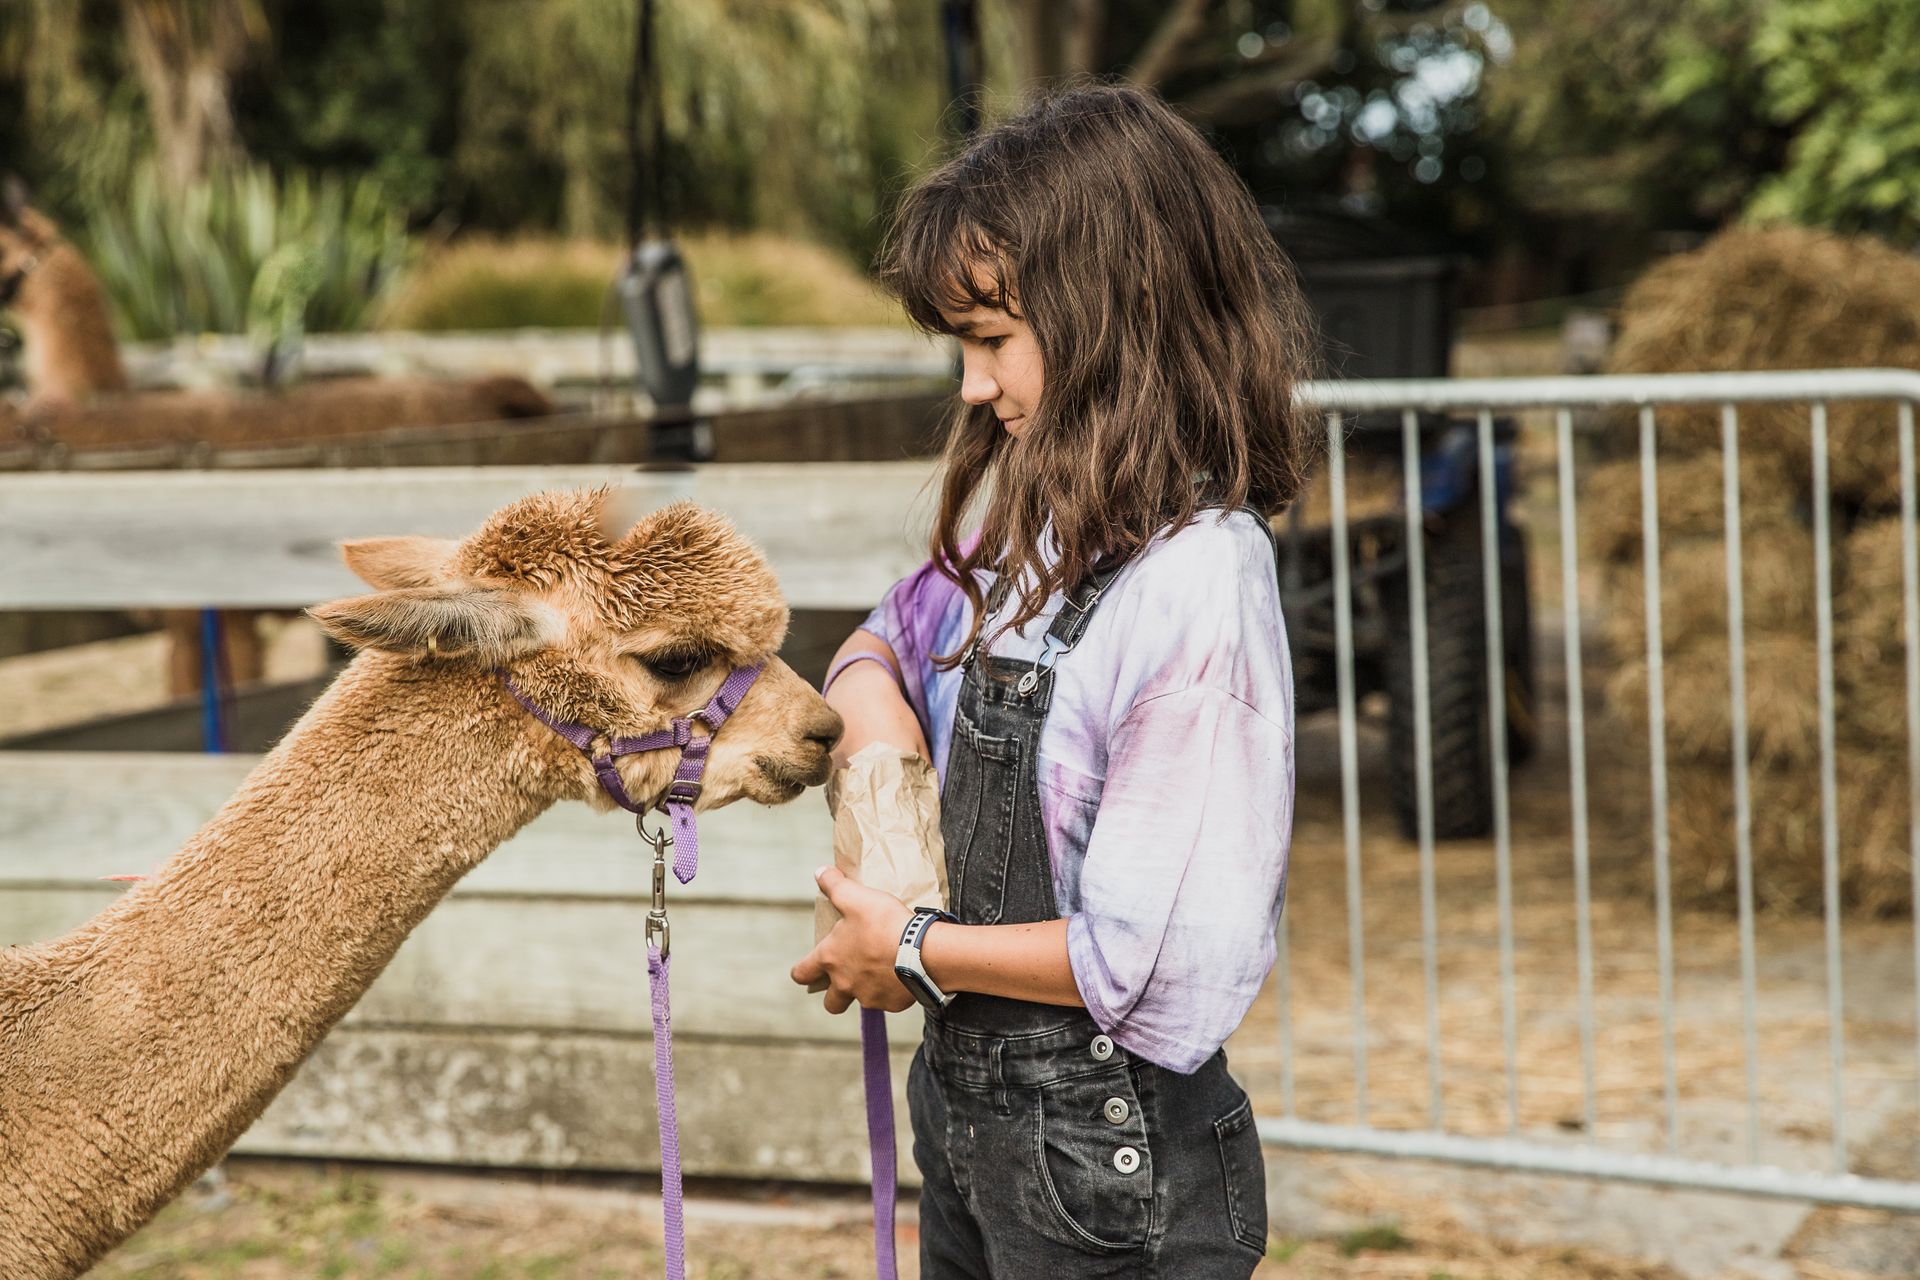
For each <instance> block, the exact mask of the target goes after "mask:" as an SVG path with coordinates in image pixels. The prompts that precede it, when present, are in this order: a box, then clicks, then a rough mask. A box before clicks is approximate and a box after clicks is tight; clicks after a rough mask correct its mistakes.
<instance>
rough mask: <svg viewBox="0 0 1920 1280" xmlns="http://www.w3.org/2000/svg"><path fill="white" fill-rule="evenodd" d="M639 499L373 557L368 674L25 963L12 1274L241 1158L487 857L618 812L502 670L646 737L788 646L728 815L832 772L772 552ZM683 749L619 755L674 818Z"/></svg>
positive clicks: (708, 791)
mask: <svg viewBox="0 0 1920 1280" xmlns="http://www.w3.org/2000/svg"><path fill="white" fill-rule="evenodd" d="M614 507H615V503H614V502H613V500H612V499H610V498H609V495H608V493H607V492H606V491H605V490H601V491H595V492H591V493H551V494H540V495H536V496H534V497H530V498H525V499H522V500H520V501H519V502H516V503H514V504H512V505H510V506H508V507H506V508H504V509H502V510H501V511H499V512H497V513H496V514H495V515H493V516H492V517H491V518H490V519H489V520H488V521H487V522H486V523H485V525H484V526H483V527H482V528H481V529H480V530H479V531H478V532H477V533H475V534H473V535H472V536H470V537H468V538H467V539H465V540H464V541H461V542H458V543H456V542H453V541H449V540H443V539H433V538H383V539H371V540H362V541H357V542H349V543H346V544H344V545H343V553H344V555H345V557H346V560H347V563H348V565H349V566H350V567H351V568H352V569H353V570H354V572H355V573H356V574H358V575H359V576H360V577H361V578H362V579H363V580H365V581H366V582H367V583H368V585H370V586H372V587H374V588H375V591H374V593H373V594H371V595H364V596H358V597H354V598H351V599H345V600H338V601H335V602H333V603H331V604H326V605H322V606H319V607H316V608H314V609H312V610H311V611H310V612H311V614H312V616H313V617H314V618H315V619H317V620H318V621H319V623H320V625H321V626H323V627H324V628H325V629H326V630H327V631H328V632H329V633H331V634H332V635H334V636H336V637H338V638H340V639H342V640H344V641H346V642H348V643H349V644H352V645H354V646H356V647H357V648H358V649H359V650H360V652H359V653H358V654H357V655H356V657H355V658H354V660H353V662H352V663H351V664H350V665H349V666H348V667H347V668H346V670H344V671H343V672H342V673H341V674H340V676H339V677H338V678H337V679H336V680H335V681H334V683H333V684H332V686H331V687H329V688H328V690H327V691H326V692H325V693H323V694H322V695H321V696H320V697H319V699H318V700H316V701H315V703H314V704H313V706H312V707H311V708H310V709H309V710H308V711H307V713H306V714H305V715H304V716H303V717H301V719H300V721H299V723H298V724H296V725H295V726H294V727H293V729H292V730H291V731H290V732H289V733H288V735H287V737H286V738H285V740H283V741H282V742H281V743H280V744H279V745H278V746H277V747H275V748H274V750H273V751H272V752H271V753H269V754H268V755H267V756H265V757H264V758H263V759H262V760H261V761H260V763H259V765H258V766H257V767H256V768H255V769H254V770H253V772H252V773H251V774H249V775H248V777H247V779H246V780H245V781H244V782H243V783H242V784H241V785H240V787H239V789H238V790H237V791H236V792H235V793H234V795H233V796H232V798H231V799H229V800H228V801H227V803H226V804H225V805H224V806H222V808H221V809H220V811H219V812H218V813H217V814H215V815H214V817H213V818H212V819H211V820H210V821H209V822H208V823H207V825H206V826H205V827H203V828H201V830H200V831H199V832H198V833H197V834H195V835H194V836H193V837H192V838H191V839H190V840H188V842H187V843H186V845H185V846H184V847H183V848H182V849H181V850H180V851H179V852H178V853H176V854H175V855H174V856H173V857H172V858H171V859H169V860H168V861H167V862H166V863H165V864H164V865H163V866H162V867H161V868H160V869H159V871H158V872H156V873H155V874H154V876H153V877H152V878H151V879H150V880H147V881H145V882H143V883H140V884H138V885H136V886H135V887H134V888H132V889H130V890H129V891H128V892H127V893H126V894H125V895H124V896H122V897H121V898H119V899H118V900H116V901H115V902H114V903H113V905H111V906H109V907H107V908H106V909H105V910H104V911H102V912H101V913H100V914H99V915H97V916H95V917H94V918H93V919H92V920H90V921H88V922H87V923H86V924H83V925H81V926H80V927H79V928H77V929H75V930H74V931H73V932H71V933H69V934H67V935H65V936H63V937H60V938H56V939H53V940H51V941H47V942H42V943H37V944H33V945H28V946H19V947H12V948H8V949H6V950H4V951H0V1276H5V1277H7V1278H8V1280H41V1278H43V1277H66V1276H73V1275H77V1274H79V1273H80V1272H81V1271H83V1270H85V1269H86V1268H87V1267H88V1266H90V1265H91V1264H92V1263H93V1262H95V1261H96V1260H98V1259H99V1258H100V1257H101V1255H102V1254H104V1253H105V1252H106V1251H107V1250H109V1249H110V1248H112V1247H113V1246H114V1245H116V1244H117V1243H119V1242H120V1241H122V1240H124V1239H125V1238H126V1237H127V1236H128V1235H129V1234H131V1233H132V1232H133V1231H135V1230H136V1229H137V1228H139V1227H140V1226H141V1225H142V1224H143V1223H145V1222H146V1221H147V1220H148V1219H149V1218H151V1217H152V1215H153V1214H154V1213H156V1212H157V1211H158V1210H159V1209H160V1207H161V1206H162V1205H164V1204H165V1203H166V1202H167V1201H168V1200H169V1199H170V1198H172V1197H173V1196H175V1195H176V1194H178V1193H179V1192H180V1190H181V1189H182V1188H184V1187H185V1186H186V1185H187V1184H188V1183H189V1182H190V1181H191V1180H192V1179H193V1178H194V1177H195V1176H197V1175H198V1174H199V1173H200V1172H202V1171H203V1170H205V1169H206V1168H208V1167H209V1166H210V1165H212V1164H213V1163H214V1161H216V1160H217V1159H218V1158H219V1157H220V1156H221V1154H222V1153H223V1152H225V1151H226V1149H227V1148H228V1147H229V1146H230V1145H231V1144H232V1143H233V1141H234V1140H235V1139H236V1138H238V1137H239V1135H240V1134H241V1132H242V1131H243V1130H245V1129H246V1127H247V1126H248V1125H249V1124H250V1123H251V1122H252V1121H253V1120H254V1119H255V1118H256V1117H258V1116H259V1115H260V1113H261V1112H262V1111H263V1110H264V1109H265V1108H266V1106H267V1104H268V1103H269V1102H270V1101H271V1100H272V1099H273V1097H274V1096H275V1095H276V1094H277V1093H278V1092H279V1091H280V1089H281V1087H282V1086H284V1085H285V1084H286V1083H287V1081H288V1079H289V1078H290V1077H291V1076H292V1075H293V1073H294V1071H295V1070H296V1069H297V1068H298V1067H299V1065H300V1063H301V1062H302V1061H303V1060H304V1059H305V1058H306V1057H307V1055H308V1054H309V1053H310V1052H311V1051H312V1050H313V1048H314V1047H315V1045H317V1044H318V1043H319V1041H320V1040H321V1038H322V1037H323V1036H325V1035H326V1033H327V1031H328V1029H329V1028H331V1027H332V1026H333V1025H334V1023H335V1022H337V1021H338V1020H339V1018H340V1017H341V1016H342V1015H343V1014H344V1013H346V1011H347V1010H348V1009H349V1008H350V1007H351V1006H352V1005H353V1004H354V1002H355V1001H356V1000H358V999H359V997H360V996H361V994H362V993H363V992H365V991H366V989H367V987H368V986H369V985H370V984H371V983H372V982H373V980H374V979H375V978H376V977H377V976H378V975H379V973H380V972H381V970H382V969H384V968H385V967H386V965H387V963H388V961H389V960H391V959H392V957H393V955H394V952H395V951H396V950H397V949H398V947H399V946H400V943H401V942H402V940H404V939H405V938H406V936H407V934H408V933H409V931H411V930H412V929H413V928H414V927H415V926H416V925H418V924H419V923H420V921H421V919H422V918H423V917H425V915H426V914H427V912H428V911H429V910H430V909H432V907H433V906H434V904H435V903H437V902H438V901H440V899H441V898H442V897H444V896H445V895H446V893H447V892H448V890H450V889H451V888H452V887H453V885H454V883H455V882H456V881H457V880H459V879H460V877H461V876H462V875H464V874H465V873H466V872H468V871H469V870H471V869H472V868H473V867H474V866H475V865H477V864H478V863H479V862H480V860H481V859H482V858H484V857H485V856H486V855H487V853H488V852H490V851H491V850H492V849H493V848H494V847H495V846H497V845H499V844H500V843H501V842H502V841H504V840H506V839H507V838H508V837H509V836H511V835H513V834H514V832H516V831H518V830H519V829H520V828H521V827H523V826H524V825H526V823H528V822H529V821H531V820H532V819H533V818H534V817H536V816H537V815H538V814H540V813H541V812H542V811H543V810H545V809H546V808H547V807H548V806H549V805H551V804H553V803H554V802H555V801H558V800H563V799H572V800H585V801H586V802H587V803H589V804H591V805H593V806H595V807H596V808H599V809H608V808H611V802H610V801H608V800H607V799H606V798H605V795H604V793H603V792H602V790H601V787H600V784H599V783H598V782H597V781H596V778H595V775H594V771H593V768H592V766H591V764H590V763H589V762H588V760H587V758H586V757H585V756H584V755H583V754H582V753H581V752H580V751H578V750H576V749H575V748H574V747H573V746H572V745H570V744H569V743H568V742H567V741H566V740H564V739H563V738H561V737H560V736H559V735H558V734H556V733H555V732H553V731H552V730H551V729H549V728H548V727H547V726H545V725H543V724H541V723H540V722H539V721H538V720H536V719H535V718H534V717H533V716H532V715H530V714H528V712H527V711H526V710H524V709H523V708H522V707H521V705H520V704H519V703H518V702H516V701H515V699H514V697H513V696H512V695H511V694H510V693H509V692H508V690H507V689H506V687H505V686H504V683H503V681H502V678H501V676H502V673H503V672H504V673H505V674H508V675H510V676H511V679H512V681H513V682H514V685H515V686H516V687H517V688H519V689H520V690H521V691H522V692H524V693H525V694H526V695H527V696H528V697H529V698H531V699H533V700H535V701H536V702H537V703H538V704H539V705H540V706H542V707H543V708H545V709H546V710H547V711H548V712H550V713H551V714H554V715H557V716H560V717H563V718H566V719H570V720H575V721H579V722H581V723H585V724H590V725H593V726H596V727H597V728H600V729H602V730H604V731H605V732H606V733H608V734H609V735H613V734H638V733H646V732H651V731H654V730H657V729H659V728H661V727H662V726H663V725H665V724H666V723H667V722H668V721H669V720H670V719H672V718H673V717H675V716H684V715H686V714H687V713H688V712H689V711H691V710H693V709H696V708H698V707H701V706H703V705H704V704H705V703H706V702H707V700H708V699H709V698H711V697H712V696H713V694H714V691H715V690H716V689H717V688H718V687H719V685H720V684H721V682H722V681H723V680H724V679H725V678H726V677H727V675H728V674H729V672H730V671H731V670H733V669H734V668H735V667H738V666H743V665H746V664H749V663H753V662H759V661H762V660H764V661H765V662H766V664H767V665H766V668H765V670H764V672H763V673H762V674H761V676H760V677H759V679H758V680H757V681H756V682H755V683H754V685H753V686H752V688H751V689H750V690H749V691H748V692H747V694H746V697H745V698H744V700H743V701H742V702H741V703H740V706H739V709H738V711H737V712H736V713H735V714H734V715H733V716H732V717H730V718H729V719H728V720H727V721H726V723H725V724H724V726H722V728H721V730H720V731H719V733H718V734H716V735H715V736H714V740H713V747H712V751H711V755H710V757H709V764H708V766H707V771H706V775H705V789H704V790H703V791H702V792H701V794H700V797H699V801H698V804H699V807H700V808H701V809H708V808H713V807H715V806H718V805H723V804H726V803H729V802H731V801H733V800H735V799H739V798H741V797H745V798H748V799H751V800H755V801H758V802H760V803H762V804H779V803H784V802H786V801H788V800H792V799H793V798H795V797H796V796H798V795H799V794H800V793H801V792H802V791H803V790H805V788H807V787H809V786H814V785H818V784H820V783H822V782H824V781H825V780H826V777H827V773H828V771H829V768H830V767H831V766H830V759H829V753H830V751H831V750H832V748H833V746H834V745H835V743H836V742H837V741H838V740H839V736H840V731H841V726H840V720H839V717H838V716H836V715H835V714H834V713H833V711H831V710H830V709H829V708H828V707H827V705H826V703H825V701H824V700H823V699H822V698H821V697H820V696H819V695H818V694H817V693H815V692H814V691H813V689H812V688H811V687H810V686H809V685H807V684H806V682H805V681H803V680H802V679H801V678H800V677H799V676H797V675H795V674H794V672H793V671H792V670H791V669H790V668H788V667H787V666H786V665H785V664H784V663H782V662H781V661H779V660H778V659H777V658H775V657H773V654H774V653H775V651H776V650H777V649H778V648H779V646H780V643H781V640H782V638H783V636H784V634H785V631H786V626H787V609H786V605H785V603H784V602H783V600H782V599H781V596H780V592H779V588H778V585H777V583H776V582H775V580H774V576H773V574H772V572H771V570H770V569H769V568H768V566H767V564H766V562H765V560H764V559H763V558H762V557H761V555H760V553H759V552H758V551H757V550H756V549H755V548H754V547H753V546H752V545H751V544H750V543H748V542H747V541H746V540H745V539H744V538H743V537H742V536H741V535H740V534H739V533H738V532H736V531H735V530H734V529H733V528H732V527H731V526H730V525H729V524H727V523H726V522H725V521H724V520H722V519H721V518H720V517H718V516H715V515H713V514H712V513H710V512H707V511H705V510H703V509H701V508H699V507H697V506H695V505H693V504H692V503H686V502H682V503H676V504H674V505H672V506H668V507H664V508H661V509H659V510H656V511H653V512H651V513H650V514H647V515H644V516H642V517H641V518H640V519H639V521H638V522H637V523H633V524H632V525H631V526H630V527H629V526H628V522H627V521H626V520H625V519H624V518H623V517H621V516H619V515H617V514H616V513H615V510H614ZM677 761H678V753H677V752H674V751H670V750H669V751H656V752H649V753H646V754H642V755H635V756H626V757H623V758H622V759H621V760H620V762H619V766H618V767H619V770H620V775H621V779H622V781H623V783H624V785H625V787H626V788H627V792H628V794H629V795H630V796H632V797H633V798H634V800H635V801H636V803H639V804H642V805H645V804H648V803H652V802H656V801H657V799H658V798H659V797H661V796H662V795H663V794H664V793H665V790H666V788H667V785H668V783H669V782H670V780H671V778H672V775H673V771H674V768H675V766H676V764H677ZM635 856H640V854H639V853H638V852H637V851H636V855H635ZM639 927H640V922H639V921H638V920H637V919H636V921H635V928H636V929H637V928H639Z"/></svg>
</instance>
